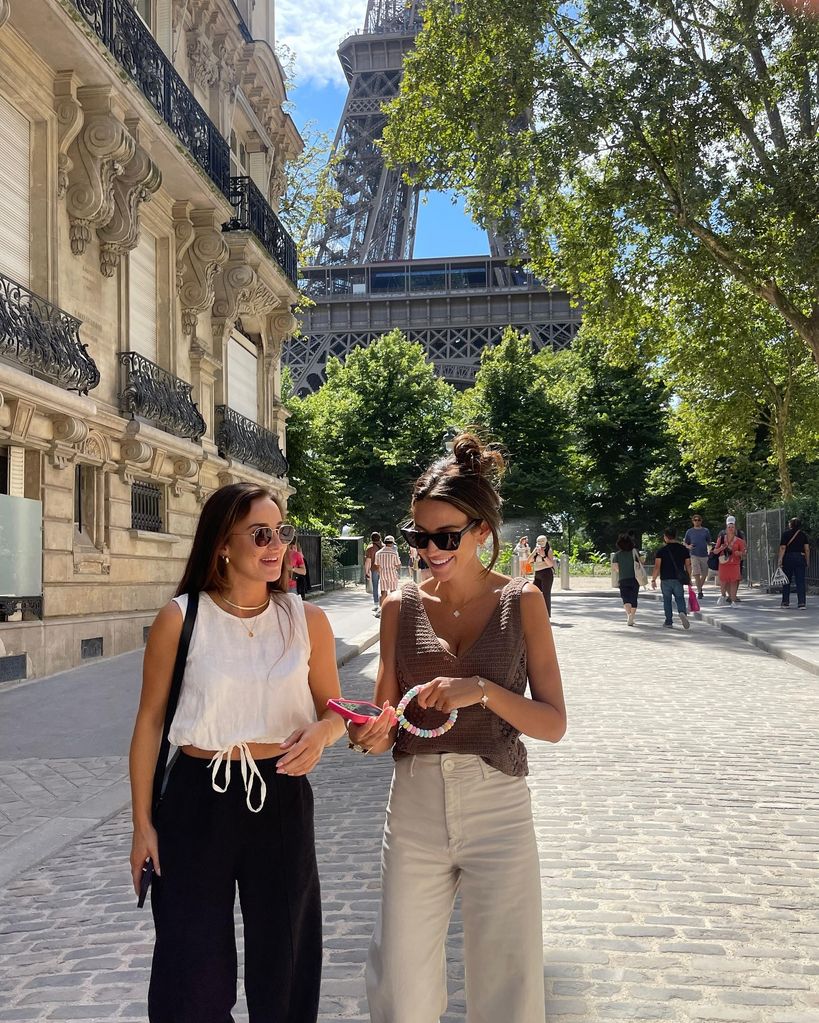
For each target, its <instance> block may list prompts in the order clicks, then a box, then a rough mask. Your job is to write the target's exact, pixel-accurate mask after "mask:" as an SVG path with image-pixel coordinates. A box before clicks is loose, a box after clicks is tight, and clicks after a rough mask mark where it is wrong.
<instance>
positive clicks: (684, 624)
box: [680, 611, 691, 629]
mask: <svg viewBox="0 0 819 1023" xmlns="http://www.w3.org/2000/svg"><path fill="white" fill-rule="evenodd" d="M680 621H681V622H682V627H683V628H684V629H690V628H691V622H689V620H688V615H684V614H683V613H682V611H680Z"/></svg>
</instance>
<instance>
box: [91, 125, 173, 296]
mask: <svg viewBox="0 0 819 1023" xmlns="http://www.w3.org/2000/svg"><path fill="white" fill-rule="evenodd" d="M161 182H162V175H161V173H160V171H159V168H158V167H157V165H156V164H155V163H154V162H153V160H152V159H151V158H150V156H148V154H147V153H146V152H145V150H144V149H143V148H142V146H140V145H138V144H137V147H136V151H135V153H134V155H133V157H132V158H131V159H130V160H129V161H128V164H127V166H126V167H125V170H124V171H123V173H122V174H120V175H118V176H117V177H116V178H115V179H114V183H113V198H114V209H113V213H112V216H111V219H110V220H109V221H108V223H107V224H105V226H104V227H98V228H97V236H98V237H99V240H100V272H101V273H102V275H103V277H113V276H114V274H115V273H116V271H117V266H118V265H119V261H120V258H121V257H122V256H123V255H124V254H125V253H126V252H130V251H131V250H132V249H135V248H136V246H137V243H138V242H139V205H140V203H143V202H147V201H148V200H149V199H150V198H151V196H152V195H153V193H154V192H156V190H157V189H158V188H159V186H160V184H161Z"/></svg>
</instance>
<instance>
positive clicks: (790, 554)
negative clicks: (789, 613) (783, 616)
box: [779, 518, 810, 611]
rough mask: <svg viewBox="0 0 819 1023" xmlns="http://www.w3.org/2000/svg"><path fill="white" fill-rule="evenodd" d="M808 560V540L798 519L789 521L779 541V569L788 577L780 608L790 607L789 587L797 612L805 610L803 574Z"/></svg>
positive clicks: (783, 588)
mask: <svg viewBox="0 0 819 1023" xmlns="http://www.w3.org/2000/svg"><path fill="white" fill-rule="evenodd" d="M809 559H810V540H809V539H808V537H807V535H806V534H805V532H804V531H803V529H802V523H801V522H800V521H799V519H795V518H794V519H791V520H790V521H789V522H788V528H787V529H786V530H785V532H784V533H783V534H782V538H781V539H780V541H779V567H780V568H781V569H782V571H783V572H784V573H785V575H786V576H787V577H788V581H787V583H785V585H784V586H783V587H782V607H790V603H791V587H792V586H794V587H795V588H796V602H797V609H798V610H799V611H804V610H805V573H806V572H807V567H808V561H809Z"/></svg>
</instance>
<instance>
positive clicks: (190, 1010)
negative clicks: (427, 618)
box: [130, 483, 343, 1023]
mask: <svg viewBox="0 0 819 1023" xmlns="http://www.w3.org/2000/svg"><path fill="white" fill-rule="evenodd" d="M294 536H295V529H294V527H293V526H291V525H290V524H289V523H287V522H284V521H283V512H282V509H281V507H280V505H279V504H278V502H277V500H276V498H275V497H274V496H273V495H272V494H271V493H269V492H268V491H267V490H266V489H264V488H263V487H257V486H254V485H253V484H251V483H233V484H230V485H229V486H225V487H221V488H220V489H219V490H216V491H215V492H214V493H213V494H211V496H210V497H209V498H208V500H207V501H206V503H205V506H204V508H203V509H202V514H201V516H200V519H199V523H198V526H197V529H196V535H195V536H194V540H193V546H192V549H191V552H190V556H189V557H188V562H187V565H186V567H185V571H184V574H183V576H182V580H181V582H180V584H179V587H178V589H177V593H176V596H175V597H174V598H173V600H171V601H170V603H168V604H166V605H165V607H164V608H162V610H161V611H160V612H159V614H158V615H157V617H156V620H155V621H154V624H153V625H152V627H151V631H150V635H149V637H148V643H147V646H146V648H145V658H144V675H143V684H142V696H141V699H140V704H139V711H138V713H137V719H136V725H135V728H134V736H133V740H132V742H131V756H130V772H131V791H132V800H133V820H134V833H133V842H132V847H131V869H132V873H133V880H134V887H135V888H136V889H137V890H138V889H139V887H140V880H141V878H142V876H143V872H144V871H146V870H147V869H148V868H149V867H150V866H152V867H153V869H154V870H155V872H156V876H155V878H154V881H153V887H152V895H151V908H152V911H153V918H154V924H155V927H156V944H155V946H154V955H153V965H152V968H151V981H150V990H149V994H148V1019H149V1021H150V1023H225V1021H226V1020H230V1019H231V1018H232V1017H231V1010H232V1008H233V1006H234V1005H235V1003H236V984H237V963H236V935H235V928H234V922H233V912H234V902H235V894H236V888H237V886H238V889H239V900H240V905H241V910H242V919H243V922H244V946H245V957H244V958H245V966H244V978H245V992H246V995H247V1005H248V1012H249V1019H250V1023H269V1021H271V1020H277V1021H282V1023H284V1021H287V1023H314V1021H315V1020H316V1018H317V1015H318V1004H319V982H320V979H321V959H322V941H321V900H320V891H319V878H318V871H317V868H316V855H315V845H314V834H313V796H312V792H311V789H310V784H309V782H308V780H307V775H308V773H309V772H310V771H312V769H313V768H314V767H315V766H316V764H317V763H318V762H319V760H320V759H321V755H322V753H323V752H324V749H325V748H326V747H327V746H328V745H330V744H331V743H333V742H335V741H336V740H337V739H338V738H339V737H340V735H341V734H342V733H343V723H342V722H341V720H340V719H339V718H338V716H337V715H335V714H333V713H332V712H331V711H328V710H327V709H326V707H327V700H328V699H330V698H333V697H336V698H337V697H338V696H339V683H338V671H337V668H336V653H335V641H334V639H333V633H332V630H331V628H330V625H329V622H328V621H327V617H326V615H325V614H324V612H323V611H322V610H321V608H319V607H317V606H315V605H311V604H309V603H307V604H305V603H303V602H302V601H301V600H299V599H298V597H297V595H295V594H290V593H288V583H289V579H288V572H287V569H286V562H285V552H286V549H287V544H288V543H289V542H290V541H292V539H293V538H294ZM180 648H181V650H180ZM186 648H187V654H186V652H185V651H186ZM178 651H179V653H178ZM177 660H179V663H178V664H177V663H176V662H177ZM181 672H184V675H183V676H182V678H181V691H178V690H177V688H176V684H174V687H173V694H174V695H173V696H172V695H171V693H172V680H173V682H174V683H177V682H178V681H179V677H180V673H181ZM177 695H178V702H177V703H176V706H175V709H174V705H173V701H174V698H175V697H176V696H177ZM169 704H170V705H169ZM163 722H164V723H165V724H164V726H163ZM168 743H170V744H172V745H174V746H177V747H179V749H180V754H179V756H178V758H177V759H176V762H175V763H174V765H173V767H172V769H171V771H170V776H169V779H168V782H167V787H166V790H165V793H164V795H163V796H162V798H161V802H160V801H159V799H158V794H159V791H160V783H161V781H162V774H163V770H162V769H163V767H164V761H165V757H166V755H167V749H168ZM158 749H159V750H160V757H159V761H157V750H158ZM237 761H238V762H239V763H238V766H239V768H240V771H238V772H237V771H235V770H234V771H233V773H232V772H231V767H235V766H237V765H236V762H237ZM231 775H232V776H231ZM152 777H153V778H154V782H153V787H152ZM148 876H149V875H148Z"/></svg>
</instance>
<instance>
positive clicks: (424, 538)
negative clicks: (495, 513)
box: [401, 519, 481, 551]
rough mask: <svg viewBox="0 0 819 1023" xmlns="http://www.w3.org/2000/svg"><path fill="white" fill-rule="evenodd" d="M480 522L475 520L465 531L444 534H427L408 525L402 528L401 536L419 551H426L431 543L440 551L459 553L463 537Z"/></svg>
mask: <svg viewBox="0 0 819 1023" xmlns="http://www.w3.org/2000/svg"><path fill="white" fill-rule="evenodd" d="M480 521H481V520H480V519H473V520H472V521H471V522H470V523H469V525H468V526H464V528H463V529H456V530H445V531H444V532H443V533H427V532H425V531H424V530H423V529H415V528H414V527H413V526H410V525H406V526H402V527H401V536H403V538H404V539H405V540H406V541H407V543H408V544H409V545H410V547H415V549H416V550H419V551H423V550H426V548H427V547H429V545H430V544H431V543H434V544H435V546H436V547H437V548H438V550H439V551H457V549H458V548H459V547H460V546H461V537H462V536H463V535H464V533H468V532H469V530H470V529H472V528H474V527H475V526H477V525H478V523H479V522H480Z"/></svg>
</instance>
